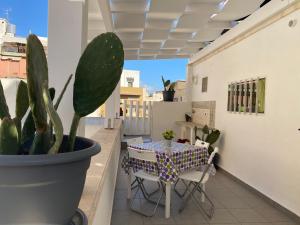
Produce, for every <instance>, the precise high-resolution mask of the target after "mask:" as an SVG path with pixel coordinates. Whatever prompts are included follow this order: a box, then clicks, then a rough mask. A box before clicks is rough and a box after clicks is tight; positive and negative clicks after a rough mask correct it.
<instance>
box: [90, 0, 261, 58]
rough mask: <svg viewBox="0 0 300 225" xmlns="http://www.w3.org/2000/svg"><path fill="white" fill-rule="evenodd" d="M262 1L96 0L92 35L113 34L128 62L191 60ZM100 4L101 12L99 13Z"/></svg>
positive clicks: (93, 2) (92, 17)
mask: <svg viewBox="0 0 300 225" xmlns="http://www.w3.org/2000/svg"><path fill="white" fill-rule="evenodd" d="M263 1H264V0H91V2H90V3H89V37H90V38H92V37H93V36H94V35H96V34H97V33H99V32H103V30H104V29H105V30H108V31H109V30H110V31H114V32H115V33H117V35H118V36H119V37H120V38H121V40H122V42H123V44H124V49H125V56H126V59H164V58H189V57H190V56H191V55H192V54H194V53H196V52H198V51H199V50H201V49H202V48H203V47H205V46H206V45H207V44H209V43H210V42H211V41H214V40H215V39H217V38H218V37H219V36H220V35H221V34H222V31H223V30H224V29H230V28H232V27H233V26H235V25H236V24H237V23H238V22H236V20H238V19H240V18H242V17H245V16H248V15H250V14H252V13H253V12H254V11H255V10H257V9H258V8H259V7H260V5H261V3H262V2H263ZM98 2H99V3H100V5H99V6H100V11H101V12H102V13H100V12H99V8H98V9H96V7H97V6H98V5H97V3H98ZM101 14H102V15H101Z"/></svg>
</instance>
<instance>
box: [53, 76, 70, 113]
mask: <svg viewBox="0 0 300 225" xmlns="http://www.w3.org/2000/svg"><path fill="white" fill-rule="evenodd" d="M72 77H73V74H71V75H70V76H69V78H68V80H67V82H66V83H65V86H64V88H63V89H62V91H61V93H60V95H59V97H58V99H57V101H56V103H55V105H54V109H55V110H57V109H58V106H59V104H60V102H61V99H62V97H63V96H64V94H65V92H66V90H67V87H68V85H69V83H70V81H71V79H72Z"/></svg>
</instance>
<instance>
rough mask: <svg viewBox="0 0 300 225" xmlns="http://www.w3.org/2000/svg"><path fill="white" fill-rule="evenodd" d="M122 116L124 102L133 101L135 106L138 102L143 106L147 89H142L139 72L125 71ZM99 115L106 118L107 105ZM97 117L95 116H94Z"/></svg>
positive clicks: (121, 96)
mask: <svg viewBox="0 0 300 225" xmlns="http://www.w3.org/2000/svg"><path fill="white" fill-rule="evenodd" d="M120 86H121V87H120V100H121V104H120V115H122V113H123V112H122V107H123V103H122V102H123V101H124V100H127V101H128V103H127V104H129V101H130V100H133V105H135V104H136V102H137V101H138V102H139V104H140V105H141V104H142V103H143V101H144V96H145V94H144V93H145V88H142V87H140V71H138V70H123V72H122V75H121V79H120ZM97 114H99V115H100V116H101V117H105V105H102V106H101V107H100V108H99V110H98V112H97ZM93 116H95V114H93Z"/></svg>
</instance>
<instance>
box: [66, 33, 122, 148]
mask: <svg viewBox="0 0 300 225" xmlns="http://www.w3.org/2000/svg"><path fill="white" fill-rule="evenodd" d="M123 64H124V50H123V45H122V42H121V40H120V39H119V38H118V36H117V35H115V34H114V33H111V32H108V33H104V34H101V35H99V36H97V37H96V38H94V39H93V40H92V41H91V42H90V43H89V45H88V46H87V47H86V49H85V51H84V52H83V54H82V56H81V57H80V60H79V63H78V65H77V69H76V73H75V82H74V90H73V106H74V110H75V115H74V117H73V121H72V126H71V129H70V135H69V143H68V150H69V151H73V150H74V143H75V137H76V132H77V127H78V124H79V121H80V118H81V117H83V116H86V115H88V114H90V113H92V112H94V111H95V110H96V109H97V108H98V107H99V106H101V105H102V104H103V103H104V102H105V101H106V100H107V98H108V97H109V96H110V95H111V93H112V92H113V91H114V89H115V87H116V86H117V84H118V82H119V80H120V77H121V73H122V70H123Z"/></svg>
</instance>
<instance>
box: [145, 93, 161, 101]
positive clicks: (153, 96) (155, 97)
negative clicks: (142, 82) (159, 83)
mask: <svg viewBox="0 0 300 225" xmlns="http://www.w3.org/2000/svg"><path fill="white" fill-rule="evenodd" d="M144 98H145V101H151V102H159V101H162V100H163V94H162V91H155V92H153V93H151V94H148V95H147V96H146V97H144Z"/></svg>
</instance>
